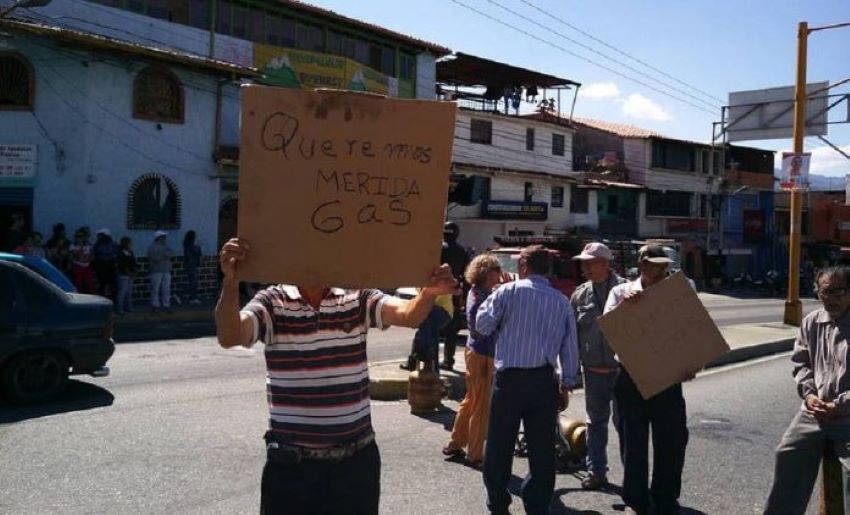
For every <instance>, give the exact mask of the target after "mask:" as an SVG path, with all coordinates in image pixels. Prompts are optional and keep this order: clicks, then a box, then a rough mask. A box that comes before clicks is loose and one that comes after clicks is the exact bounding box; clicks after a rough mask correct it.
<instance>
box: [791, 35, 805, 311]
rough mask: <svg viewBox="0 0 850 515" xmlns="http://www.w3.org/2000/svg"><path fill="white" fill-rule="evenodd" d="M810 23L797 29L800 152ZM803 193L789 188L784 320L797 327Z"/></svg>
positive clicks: (798, 148)
mask: <svg viewBox="0 0 850 515" xmlns="http://www.w3.org/2000/svg"><path fill="white" fill-rule="evenodd" d="M808 37H809V24H808V23H806V22H804V21H802V22H800V25H799V27H798V29H797V83H796V86H795V90H794V152H795V153H799V152H802V151H803V138H804V137H805V135H806V59H807V57H806V51H807V41H808ZM802 211H803V206H802V194H801V193H800V191H799V190H797V189H794V190H792V191H791V231H790V235H789V239H788V252H789V256H788V299H787V300H786V301H785V323H786V324H790V325H796V326H799V325H800V322H801V321H802V319H803V306H802V304H801V303H800V229H801V227H800V220H801V218H802Z"/></svg>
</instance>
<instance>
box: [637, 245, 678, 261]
mask: <svg viewBox="0 0 850 515" xmlns="http://www.w3.org/2000/svg"><path fill="white" fill-rule="evenodd" d="M638 261H649V262H650V263H658V264H664V265H669V264H670V263H672V262H673V260H672V259H670V257H669V256H667V253H666V252H664V247H662V246H661V245H644V246H643V247H641V248H640V249H638Z"/></svg>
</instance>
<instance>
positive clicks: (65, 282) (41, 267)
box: [0, 252, 77, 293]
mask: <svg viewBox="0 0 850 515" xmlns="http://www.w3.org/2000/svg"><path fill="white" fill-rule="evenodd" d="M0 260H3V261H11V262H13V263H18V264H21V265H24V266H25V267H27V268H29V269H30V270H32V271H33V272H35V273H37V274H38V275H40V276H42V277H44V278H45V279H47V280H48V281H50V282H52V283H53V284H55V285H56V286H58V287H59V288H61V289H62V291H66V292H68V293H76V292H77V289H76V288H74V284H73V283H72V282H71V280H70V279H68V277H66V276H65V274H63V273H62V272H60V271H59V269H58V268H56V267H55V266H53V264H52V263H50V261H48V260H46V259H44V258H39V257H30V256H22V255H20V254H10V253H8V252H0Z"/></svg>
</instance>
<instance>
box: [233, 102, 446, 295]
mask: <svg viewBox="0 0 850 515" xmlns="http://www.w3.org/2000/svg"><path fill="white" fill-rule="evenodd" d="M455 110H456V107H455V104H453V103H448V102H435V101H420V100H393V99H387V98H384V97H380V96H376V95H370V94H364V93H354V92H346V91H332V90H320V91H305V90H298V89H283V88H274V87H267V86H256V85H251V86H245V87H244V88H243V89H242V145H241V148H240V164H239V237H240V238H244V239H246V240H247V241H248V242H249V244H250V245H251V252H250V255H249V256H248V259H247V260H246V261H245V262H243V263H240V266H239V277H240V279H243V280H250V281H256V282H262V283H288V284H294V285H298V286H339V287H346V288H361V287H383V288H388V287H396V286H402V285H420V284H425V283H426V281H427V279H428V277H429V276H430V273H431V271H432V270H433V269H434V267H435V266H437V265H438V264H439V262H440V248H441V242H442V231H443V221H444V216H445V208H446V199H447V194H448V184H449V170H450V167H451V153H452V140H453V137H454V117H455Z"/></svg>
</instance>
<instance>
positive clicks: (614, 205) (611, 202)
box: [608, 195, 620, 215]
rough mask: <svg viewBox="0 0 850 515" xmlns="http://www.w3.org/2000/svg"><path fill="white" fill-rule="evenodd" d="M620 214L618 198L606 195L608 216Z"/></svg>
mask: <svg viewBox="0 0 850 515" xmlns="http://www.w3.org/2000/svg"><path fill="white" fill-rule="evenodd" d="M619 212H620V197H618V196H617V195H608V214H609V215H616V214H618V213H619Z"/></svg>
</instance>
